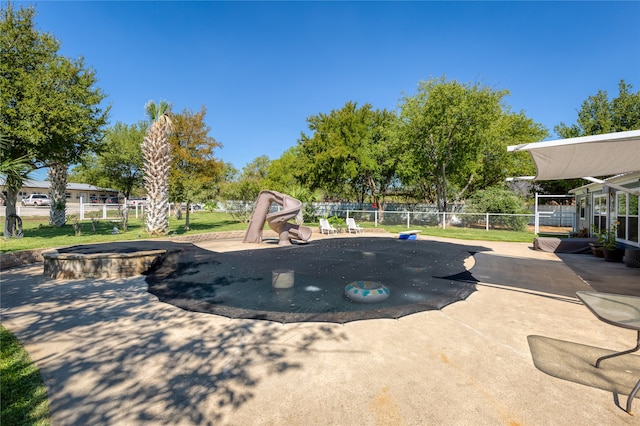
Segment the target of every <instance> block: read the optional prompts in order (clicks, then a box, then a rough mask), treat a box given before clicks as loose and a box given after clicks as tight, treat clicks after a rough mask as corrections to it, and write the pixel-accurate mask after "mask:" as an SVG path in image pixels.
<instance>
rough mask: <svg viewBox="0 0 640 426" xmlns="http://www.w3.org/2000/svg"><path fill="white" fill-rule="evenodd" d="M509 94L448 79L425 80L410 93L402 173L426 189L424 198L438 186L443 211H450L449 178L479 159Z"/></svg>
mask: <svg viewBox="0 0 640 426" xmlns="http://www.w3.org/2000/svg"><path fill="white" fill-rule="evenodd" d="M506 94H507V92H506V91H496V90H492V89H490V88H488V87H481V86H480V85H479V84H477V83H476V84H462V83H459V82H457V81H446V79H445V78H444V77H442V78H439V79H432V80H429V81H422V82H420V83H419V86H418V92H417V93H416V94H415V95H413V96H408V95H407V96H405V97H404V98H403V99H402V101H401V105H400V109H401V113H400V119H401V127H400V134H401V138H402V147H403V149H402V152H403V161H402V164H401V165H402V168H401V169H399V172H400V173H401V174H402V177H403V181H404V182H405V184H408V185H412V186H413V187H414V188H419V189H421V190H422V191H423V193H422V196H423V197H425V198H426V197H428V196H429V195H430V194H429V192H427V191H430V188H433V189H434V190H435V193H436V194H435V196H436V201H437V205H438V209H439V210H440V211H446V209H447V201H448V198H449V197H450V196H451V194H450V193H449V188H448V187H447V185H448V183H449V179H450V176H454V175H456V174H457V173H460V172H461V171H463V170H465V169H468V168H469V163H473V162H476V161H478V156H479V153H480V151H481V150H482V149H484V148H485V147H486V145H487V141H488V137H489V136H490V131H489V130H490V128H491V125H492V123H494V122H495V121H496V120H498V119H499V118H500V115H501V104H500V102H501V100H502V98H503V96H505V95H506ZM427 201H431V200H427Z"/></svg>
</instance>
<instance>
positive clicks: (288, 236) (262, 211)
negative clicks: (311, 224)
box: [244, 190, 311, 245]
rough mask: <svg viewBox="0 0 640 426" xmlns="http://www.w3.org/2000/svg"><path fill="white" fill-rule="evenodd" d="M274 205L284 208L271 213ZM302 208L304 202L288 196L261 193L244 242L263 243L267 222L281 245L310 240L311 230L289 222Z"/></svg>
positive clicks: (267, 191) (274, 192)
mask: <svg viewBox="0 0 640 426" xmlns="http://www.w3.org/2000/svg"><path fill="white" fill-rule="evenodd" d="M272 203H276V204H278V205H280V206H282V209H281V210H280V211H277V212H274V213H269V209H271V204H272ZM301 208H302V202H300V201H299V200H296V199H295V198H293V197H290V196H288V195H286V194H281V193H280V192H277V191H269V190H264V191H261V192H260V194H259V195H258V200H257V201H256V205H255V207H254V208H253V214H252V215H251V220H250V221H249V227H248V228H247V232H246V233H245V234H244V242H245V243H259V242H261V241H262V228H264V222H265V221H266V222H267V223H268V224H269V227H270V228H271V229H273V230H274V231H275V232H277V233H278V236H279V240H280V241H279V243H278V244H280V245H285V244H291V240H302V241H307V240H309V238H311V228H308V227H306V226H300V225H296V224H293V223H289V220H291V219H293V218H295V217H296V216H297V215H298V213H299V212H300V209H301Z"/></svg>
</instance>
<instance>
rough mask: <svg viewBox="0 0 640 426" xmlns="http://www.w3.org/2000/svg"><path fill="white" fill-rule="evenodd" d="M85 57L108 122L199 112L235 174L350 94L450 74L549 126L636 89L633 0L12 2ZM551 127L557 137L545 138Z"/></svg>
mask: <svg viewBox="0 0 640 426" xmlns="http://www.w3.org/2000/svg"><path fill="white" fill-rule="evenodd" d="M16 4H17V5H28V4H35V5H36V10H37V15H36V18H35V22H36V25H37V28H38V30H39V31H42V32H49V33H52V34H53V35H55V37H56V38H57V39H58V40H60V42H61V43H62V47H61V51H60V53H61V54H63V55H65V56H69V57H74V58H76V57H78V56H83V57H84V58H85V61H86V64H87V65H88V66H91V67H93V68H94V69H95V70H96V71H97V76H98V79H99V84H98V85H99V87H100V88H101V89H102V90H103V91H104V92H105V93H106V94H107V95H108V98H107V100H106V102H107V103H108V104H110V105H111V114H110V121H111V124H115V123H116V122H118V121H120V122H123V123H127V124H133V123H136V122H137V121H139V120H143V119H145V114H144V105H145V103H146V102H147V101H149V100H151V99H153V100H156V101H159V100H162V99H164V100H167V101H169V102H171V103H172V104H173V110H174V111H175V112H180V111H182V110H183V109H184V108H188V109H191V110H193V111H197V110H199V109H200V107H201V106H202V105H204V106H206V108H207V116H206V122H207V124H208V125H209V126H210V127H211V132H210V136H213V137H214V138H216V139H217V140H218V141H219V142H221V143H222V144H223V148H221V149H219V150H217V152H216V157H217V158H219V159H221V160H223V161H225V162H231V163H233V164H234V165H235V166H236V167H237V168H238V169H241V168H242V167H243V166H244V165H245V164H247V163H248V162H250V161H252V160H253V159H255V158H256V157H258V156H260V155H268V156H269V157H270V158H271V159H276V158H278V157H279V156H280V155H281V154H282V153H283V152H284V151H285V150H287V149H288V148H290V147H291V146H294V145H295V144H296V141H297V140H298V139H299V137H300V132H305V133H307V134H309V131H308V128H307V123H306V119H307V117H309V116H311V115H316V114H318V113H321V112H322V113H329V112H330V111H331V110H333V109H339V108H341V107H342V106H344V104H345V103H346V102H348V101H355V102H358V104H360V105H362V104H364V103H370V104H371V105H372V106H373V107H374V108H377V109H383V108H386V109H390V110H395V109H397V107H398V103H399V100H400V98H401V97H402V96H403V94H409V95H411V94H413V93H415V90H416V87H417V84H418V82H419V81H421V80H428V79H429V78H433V77H441V76H446V78H447V79H450V80H457V81H461V82H465V83H471V82H480V83H482V84H483V85H487V86H490V87H492V88H494V89H507V90H509V92H510V96H508V97H507V98H506V99H505V101H506V103H507V104H508V105H510V106H511V108H512V110H514V111H524V112H525V114H526V115H527V116H528V117H529V118H531V119H533V120H534V121H536V122H538V123H541V124H542V125H544V126H545V127H547V128H548V129H549V130H550V131H553V127H554V126H555V125H557V124H559V123H560V122H565V123H566V124H572V123H575V121H576V119H577V110H578V109H579V108H580V106H581V104H582V102H583V101H584V100H585V99H586V98H587V97H588V96H590V95H594V94H596V93H597V91H598V90H606V91H607V92H608V93H609V96H610V97H615V96H616V95H617V93H618V83H619V81H620V80H621V79H624V80H625V81H626V82H627V83H630V84H632V85H633V86H634V90H635V91H637V90H640V25H638V22H640V2H610V1H607V2H546V1H544V2H480V1H478V2H206V1H200V2H151V1H148V2H146V1H145V2H127V1H120V2H116V1H105V2H93V1H84V2H58V1H39V2H37V3H36V2H18V3H16ZM552 136H553V137H555V135H554V134H553V133H552Z"/></svg>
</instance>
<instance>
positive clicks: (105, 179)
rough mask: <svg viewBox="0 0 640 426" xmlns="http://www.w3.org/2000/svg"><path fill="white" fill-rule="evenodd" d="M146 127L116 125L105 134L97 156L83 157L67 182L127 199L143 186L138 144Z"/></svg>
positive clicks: (139, 145) (141, 160)
mask: <svg viewBox="0 0 640 426" xmlns="http://www.w3.org/2000/svg"><path fill="white" fill-rule="evenodd" d="M147 127H148V124H147V123H146V122H144V121H141V122H139V123H138V124H132V125H128V124H124V123H120V122H118V123H116V124H115V126H113V127H110V128H108V129H107V131H106V132H105V137H104V143H103V146H102V148H101V149H100V151H98V153H90V154H88V155H85V156H84V157H83V159H82V161H81V163H80V164H79V165H78V166H76V167H74V168H73V169H72V171H71V174H70V179H74V180H75V181H76V182H83V183H89V184H92V185H96V186H99V187H102V188H114V189H117V190H119V191H120V192H122V193H123V194H124V196H125V197H127V198H128V197H130V196H131V195H132V194H134V193H135V192H138V189H139V188H142V184H143V176H144V172H143V159H142V148H141V145H142V141H143V139H144V135H145V133H146V130H147Z"/></svg>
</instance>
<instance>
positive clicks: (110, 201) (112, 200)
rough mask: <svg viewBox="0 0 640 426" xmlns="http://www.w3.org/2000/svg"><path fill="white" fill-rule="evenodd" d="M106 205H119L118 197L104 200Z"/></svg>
mask: <svg viewBox="0 0 640 426" xmlns="http://www.w3.org/2000/svg"><path fill="white" fill-rule="evenodd" d="M102 202H103V203H105V204H119V202H118V197H108V198H105V199H103V200H102Z"/></svg>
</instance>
